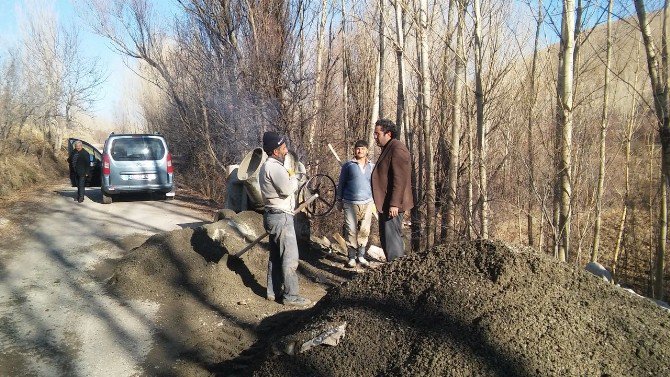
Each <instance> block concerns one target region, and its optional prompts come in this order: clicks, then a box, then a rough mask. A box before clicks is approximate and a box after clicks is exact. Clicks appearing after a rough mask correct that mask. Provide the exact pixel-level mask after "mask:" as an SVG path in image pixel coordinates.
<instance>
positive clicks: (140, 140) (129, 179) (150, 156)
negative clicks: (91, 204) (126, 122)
mask: <svg viewBox="0 0 670 377" xmlns="http://www.w3.org/2000/svg"><path fill="white" fill-rule="evenodd" d="M87 144H88V143H85V144H84V146H85V147H86V145H87ZM88 145H89V146H90V144H88ZM91 148H93V147H91ZM95 151H96V152H97V150H95ZM98 153H99V152H98ZM99 167H100V168H99V169H100V190H101V191H102V202H103V203H105V204H109V203H111V202H112V200H113V197H114V196H116V195H119V194H130V193H159V194H162V195H163V197H164V198H165V199H172V198H174V188H175V186H174V168H173V166H172V155H171V154H170V151H169V150H168V146H167V142H166V141H165V138H164V137H163V136H161V135H159V134H114V133H112V134H111V135H109V137H108V138H107V140H106V141H105V145H104V147H103V149H102V160H101V162H100V164H99ZM96 181H97V180H96ZM91 184H93V183H92V182H91Z"/></svg>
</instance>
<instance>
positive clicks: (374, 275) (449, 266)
mask: <svg viewBox="0 0 670 377" xmlns="http://www.w3.org/2000/svg"><path fill="white" fill-rule="evenodd" d="M668 319H670V315H669V314H668V312H666V311H664V310H663V309H660V308H659V307H658V306H657V305H655V304H654V303H652V302H651V301H649V300H647V299H644V298H640V297H635V296H633V295H631V294H629V293H627V292H624V291H622V290H621V289H619V288H616V287H614V286H611V285H608V284H606V283H604V282H603V281H601V280H599V279H598V278H596V277H594V276H592V275H590V274H588V273H586V272H583V271H580V270H576V269H574V268H572V267H571V266H568V265H566V264H563V263H558V262H556V261H555V260H552V259H549V258H545V257H543V256H539V255H536V254H532V253H529V252H523V251H512V250H510V249H509V248H507V247H505V246H503V245H500V244H496V243H484V244H480V243H462V244H457V245H452V246H451V247H447V246H439V247H436V248H435V249H433V250H431V251H427V252H423V253H419V254H415V255H412V256H409V257H406V258H403V259H401V260H398V261H397V262H394V263H392V264H389V265H386V266H384V268H381V269H378V270H375V271H372V272H369V273H366V274H362V275H359V276H358V277H357V278H355V279H353V280H351V281H349V282H347V283H345V284H344V285H342V286H341V287H339V288H337V289H334V290H333V291H331V292H330V293H329V294H328V295H326V296H325V297H324V298H323V299H322V300H321V301H320V302H319V304H318V305H317V306H316V307H315V308H314V309H313V310H312V311H311V312H308V313H304V316H303V317H302V319H301V320H300V321H296V322H297V323H295V324H294V325H293V326H291V327H290V328H288V329H286V330H285V332H284V336H282V337H281V338H275V339H274V340H273V341H274V344H275V347H274V348H275V349H279V350H287V349H289V348H288V347H287V346H288V345H291V344H302V342H304V341H306V340H308V339H311V338H313V337H314V336H315V335H317V334H319V333H320V332H322V331H323V330H324V329H325V328H327V327H329V325H332V324H340V323H343V322H346V323H347V327H346V335H345V337H344V338H343V340H342V341H341V343H340V344H339V345H337V346H334V347H330V346H319V347H316V348H313V349H311V350H309V351H307V352H304V353H300V354H297V355H294V356H292V355H286V354H281V355H275V356H267V359H266V360H265V362H264V363H263V364H262V365H260V366H259V367H258V368H257V370H256V371H255V374H256V375H263V376H289V375H290V376H307V375H309V376H316V375H324V376H326V375H327V376H352V375H356V376H379V375H406V376H413V375H424V376H425V375H433V376H445V375H478V376H479V375H496V376H498V375H538V376H552V375H590V376H593V375H601V376H606V375H615V376H634V375H637V376H640V375H656V376H658V375H670V331H669V330H668V326H670V324H669V322H668Z"/></svg>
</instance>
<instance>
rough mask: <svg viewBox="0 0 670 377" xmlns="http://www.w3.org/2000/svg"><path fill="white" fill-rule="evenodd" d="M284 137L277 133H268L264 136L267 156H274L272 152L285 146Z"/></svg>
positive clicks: (264, 148) (264, 147)
mask: <svg viewBox="0 0 670 377" xmlns="http://www.w3.org/2000/svg"><path fill="white" fill-rule="evenodd" d="M284 142H285V140H284V137H283V136H281V135H279V134H278V133H276V132H272V131H269V132H266V133H264V134H263V150H264V151H265V153H267V154H272V151H274V150H275V149H277V148H279V146H280V145H282V144H284Z"/></svg>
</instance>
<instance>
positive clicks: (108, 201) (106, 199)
mask: <svg viewBox="0 0 670 377" xmlns="http://www.w3.org/2000/svg"><path fill="white" fill-rule="evenodd" d="M102 204H112V197H111V195H107V194H105V193H104V192H103V193H102Z"/></svg>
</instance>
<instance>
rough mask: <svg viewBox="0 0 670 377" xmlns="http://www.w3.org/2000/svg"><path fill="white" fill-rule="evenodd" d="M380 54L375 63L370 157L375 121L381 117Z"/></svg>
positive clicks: (369, 138)
mask: <svg viewBox="0 0 670 377" xmlns="http://www.w3.org/2000/svg"><path fill="white" fill-rule="evenodd" d="M379 68H380V64H379V56H377V64H376V65H375V87H374V90H373V91H372V92H373V93H372V114H370V130H369V132H368V145H369V146H370V157H372V151H374V149H373V147H372V146H373V145H375V123H377V120H378V119H379V78H380V76H381V74H380V72H379Z"/></svg>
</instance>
